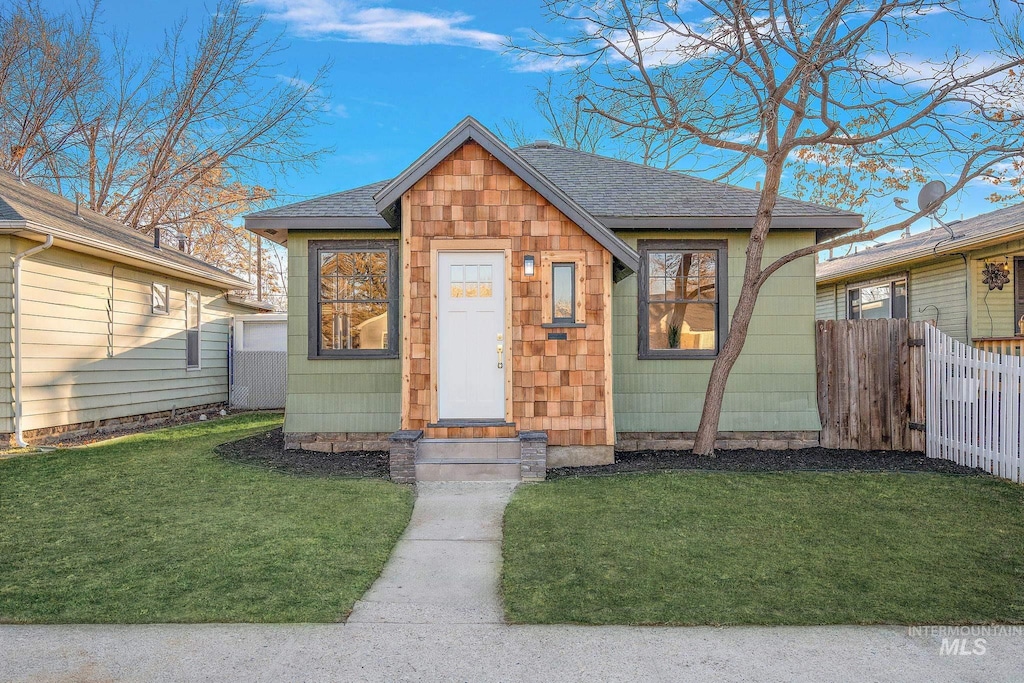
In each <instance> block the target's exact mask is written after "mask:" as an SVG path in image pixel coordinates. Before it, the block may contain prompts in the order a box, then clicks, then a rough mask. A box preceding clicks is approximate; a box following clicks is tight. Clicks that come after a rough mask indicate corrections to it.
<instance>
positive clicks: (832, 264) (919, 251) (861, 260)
mask: <svg viewBox="0 0 1024 683" xmlns="http://www.w3.org/2000/svg"><path fill="white" fill-rule="evenodd" d="M948 225H949V227H950V228H951V229H952V230H953V234H954V235H956V237H955V239H951V238H950V236H949V232H948V231H947V230H946V229H945V228H942V227H938V228H933V229H931V230H926V231H924V232H919V233H916V234H913V235H910V236H909V237H903V238H900V239H896V240H893V241H891V242H886V243H885V244H879V245H877V246H873V247H867V248H866V249H861V250H860V251H858V252H857V253H856V254H850V255H849V256H841V257H839V258H834V259H830V260H828V261H822V262H821V263H819V264H818V265H817V268H816V273H815V276H816V278H817V279H818V280H827V279H830V278H834V277H837V276H841V275H844V274H847V273H849V274H854V273H861V272H865V271H869V270H872V269H873V268H874V267H876V266H881V265H883V264H894V262H895V263H898V262H899V261H901V260H910V259H916V258H920V257H922V256H924V257H927V256H928V255H929V252H931V253H936V252H937V251H938V250H939V249H940V248H941V249H942V250H943V251H947V250H948V249H949V248H951V247H955V246H956V245H957V242H959V241H960V240H978V239H984V238H985V237H986V236H988V235H991V234H994V233H999V232H1002V231H1005V230H1006V229H1008V228H1012V227H1013V226H1018V227H1019V237H1020V238H1024V204H1017V205H1015V206H1009V207H1006V208H1004V209H998V210H996V211H990V212H989V213H983V214H981V215H978V216H974V217H972V218H966V219H964V220H961V221H954V222H952V223H949V224H948ZM894 265H895V264H894Z"/></svg>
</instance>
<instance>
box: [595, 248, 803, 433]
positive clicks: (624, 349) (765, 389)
mask: <svg viewBox="0 0 1024 683" xmlns="http://www.w3.org/2000/svg"><path fill="white" fill-rule="evenodd" d="M723 237H727V238H728V240H729V263H728V268H729V283H728V294H729V310H730V313H731V312H732V310H733V309H734V307H735V304H736V300H737V298H738V297H739V291H740V287H741V284H742V281H743V267H744V261H745V250H746V247H747V237H746V235H743V234H738V233H721V232H701V233H693V232H686V233H671V234H667V233H664V232H659V233H649V234H643V233H641V234H631V235H628V236H625V238H626V241H627V242H629V243H630V244H632V245H633V246H636V243H637V240H638V239H676V238H678V239H722V238H723ZM813 239H814V234H813V232H811V231H806V232H778V233H772V234H771V236H770V237H769V239H768V243H767V248H766V255H765V258H766V261H767V260H768V259H772V258H775V257H777V256H780V255H783V254H786V253H789V252H790V251H792V250H794V249H798V248H800V247H803V246H807V245H809V244H811V243H812V241H813ZM612 313H613V326H612V327H613V353H614V386H613V392H614V400H615V428H616V430H617V431H620V432H648V431H651V432H658V431H667V432H676V431H694V430H696V429H697V424H698V423H699V421H700V414H701V410H702V408H703V405H704V393H705V391H706V389H707V382H708V377H709V375H710V373H711V366H712V364H713V361H711V360H702V359H677V360H639V359H638V358H637V277H636V276H635V275H632V276H630V277H628V278H626V279H625V280H623V281H622V282H619V283H618V284H616V285H615V291H614V293H613V300H612ZM814 315H815V291H814V261H813V258H811V257H807V258H803V259H800V260H799V261H797V262H795V263H792V264H789V265H787V266H786V267H785V268H783V269H782V270H780V271H779V272H778V273H777V274H776V275H774V276H773V277H772V278H771V279H769V281H768V282H767V283H766V284H765V286H764V287H763V288H762V290H761V294H760V297H759V299H758V304H757V308H756V309H755V313H754V318H753V319H752V321H751V325H750V330H749V333H748V336H747V342H746V345H745V347H744V350H743V353H742V355H741V356H740V358H739V360H738V361H737V362H736V365H735V367H734V369H733V371H732V374H731V376H730V378H729V384H728V386H727V389H726V394H725V399H724V401H723V404H722V419H721V422H720V423H719V428H720V429H721V430H722V431H798V430H817V429H820V426H821V425H820V423H819V420H818V408H817V394H816V382H817V379H816V377H817V375H816V372H817V370H816V365H815V363H816V360H815V349H814Z"/></svg>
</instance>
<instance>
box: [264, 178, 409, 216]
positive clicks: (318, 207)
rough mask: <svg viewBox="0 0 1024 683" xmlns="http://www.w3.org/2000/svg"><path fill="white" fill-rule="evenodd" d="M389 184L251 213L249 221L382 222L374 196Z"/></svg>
mask: <svg viewBox="0 0 1024 683" xmlns="http://www.w3.org/2000/svg"><path fill="white" fill-rule="evenodd" d="M389 182H391V181H390V179H388V180H381V181H379V182H376V183H370V184H369V185H363V186H362V187H356V188H353V189H351V190H345V191H344V192H335V193H334V194H329V195H325V196H323V197H315V198H313V199H307V200H305V201H301V202H296V203H294V204H285V205H284V206H277V207H274V208H272V209H264V210H263V211H257V212H255V213H250V214H249V215H248V216H246V218H274V217H280V218H337V217H342V218H379V217H380V214H378V213H377V209H376V207H375V206H374V202H373V195H375V194H377V193H378V192H380V190H381V189H382V188H383V187H384V186H385V185H387V184H388V183H389Z"/></svg>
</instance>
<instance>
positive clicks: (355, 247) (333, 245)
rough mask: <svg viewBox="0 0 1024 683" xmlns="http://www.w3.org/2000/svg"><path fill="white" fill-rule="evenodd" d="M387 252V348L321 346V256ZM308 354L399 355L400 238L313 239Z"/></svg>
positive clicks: (345, 356) (315, 356)
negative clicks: (335, 253) (325, 347)
mask: <svg viewBox="0 0 1024 683" xmlns="http://www.w3.org/2000/svg"><path fill="white" fill-rule="evenodd" d="M365 251H384V252H387V255H388V298H387V304H388V331H387V340H388V347H387V348H386V349H322V348H320V341H321V329H320V303H321V302H320V255H321V254H322V253H324V252H349V253H352V252H365ZM308 258H309V264H308V265H309V269H308V278H309V282H308V287H307V298H308V326H307V327H308V330H307V336H308V347H309V348H308V354H307V357H308V358H309V360H328V359H338V358H342V359H348V360H353V359H359V358H365V359H371V358H398V319H399V315H398V314H399V310H398V306H399V295H398V288H399V281H398V270H399V267H398V265H399V264H398V240H310V241H309V245H308Z"/></svg>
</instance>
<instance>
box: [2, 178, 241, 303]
mask: <svg viewBox="0 0 1024 683" xmlns="http://www.w3.org/2000/svg"><path fill="white" fill-rule="evenodd" d="M0 220H9V221H28V222H31V223H34V224H36V225H37V226H42V227H46V228H50V229H52V230H54V231H60V232H62V233H64V234H66V235H67V236H68V238H69V241H78V240H81V241H83V242H89V243H93V244H96V245H97V246H108V247H113V248H114V249H117V248H125V247H127V248H128V249H130V250H131V251H132V252H135V253H138V254H139V255H140V256H142V257H143V258H145V259H146V260H149V261H152V262H156V263H160V264H162V265H164V266H166V267H169V268H174V269H176V270H179V271H181V270H184V271H185V272H188V271H192V272H198V273H199V274H201V275H205V276H207V277H210V278H213V279H215V280H218V281H222V282H223V281H225V280H226V279H227V280H234V281H235V283H236V285H235V286H238V287H241V286H245V283H244V281H242V280H240V279H239V278H238V277H236V276H234V275H232V274H231V273H228V272H227V271H224V270H221V269H220V268H217V267H215V266H211V265H210V264H209V263H206V262H205V261H202V260H200V259H197V258H195V257H193V256H189V255H188V254H185V253H183V252H180V251H178V250H176V249H166V248H165V249H157V248H156V247H154V246H153V242H152V239H151V238H148V237H146V236H145V235H142V234H141V233H139V232H137V231H135V230H132V229H131V228H129V227H127V226H125V225H123V224H121V223H119V222H118V221H116V220H114V219H112V218H108V217H107V216H104V215H102V214H99V213H96V212H94V211H90V210H89V209H86V208H85V207H81V208H80V209H79V211H78V214H77V215H76V212H75V204H74V202H71V201H68V200H67V199H65V198H64V197H61V196H60V195H57V194H54V193H52V192H50V191H48V190H44V189H43V188H41V187H38V186H37V185H34V184H32V183H31V182H27V181H23V180H20V179H19V178H18V177H17V176H15V175H13V174H11V173H8V172H7V171H0Z"/></svg>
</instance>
